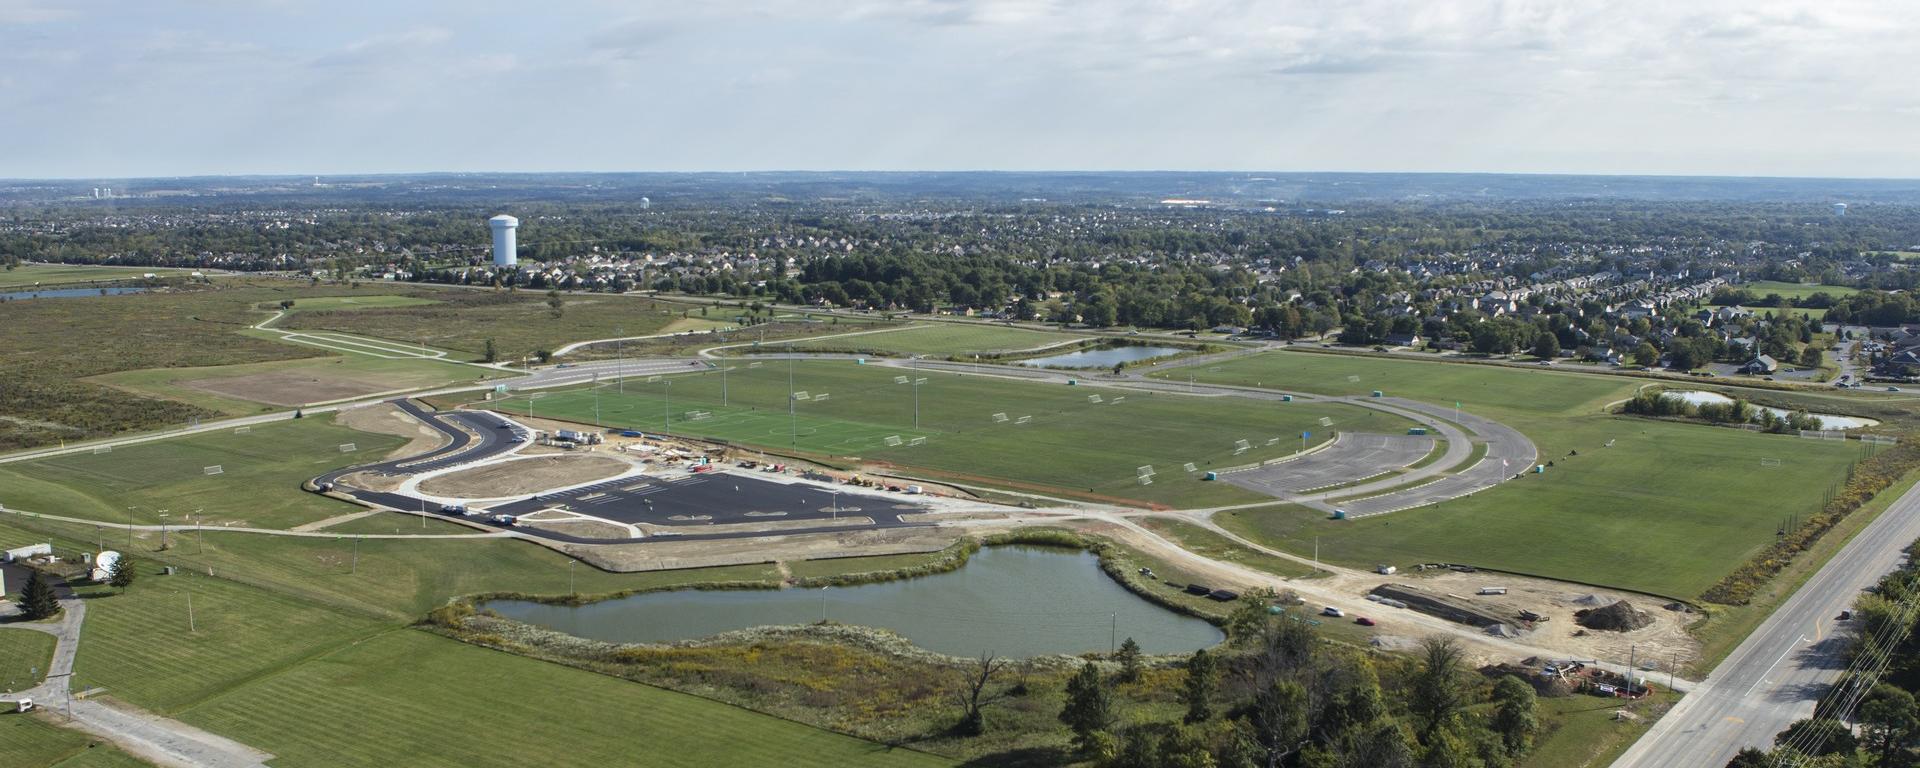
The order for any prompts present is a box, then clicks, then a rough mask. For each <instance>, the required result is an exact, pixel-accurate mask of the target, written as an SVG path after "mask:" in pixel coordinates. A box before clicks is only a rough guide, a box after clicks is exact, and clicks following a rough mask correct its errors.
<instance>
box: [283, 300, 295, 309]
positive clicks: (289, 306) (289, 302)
mask: <svg viewBox="0 0 1920 768" xmlns="http://www.w3.org/2000/svg"><path fill="white" fill-rule="evenodd" d="M280 308H281V309H293V299H281V300H280Z"/></svg>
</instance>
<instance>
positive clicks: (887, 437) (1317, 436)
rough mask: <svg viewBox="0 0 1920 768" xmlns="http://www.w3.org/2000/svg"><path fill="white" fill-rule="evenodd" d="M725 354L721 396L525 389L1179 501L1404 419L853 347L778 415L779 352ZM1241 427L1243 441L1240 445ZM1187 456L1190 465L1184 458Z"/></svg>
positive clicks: (766, 434)
mask: <svg viewBox="0 0 1920 768" xmlns="http://www.w3.org/2000/svg"><path fill="white" fill-rule="evenodd" d="M727 365H728V367H729V368H731V371H729V372H728V373H727V374H726V377H725V379H726V380H725V382H724V387H725V393H724V396H723V392H722V387H723V382H722V376H721V373H720V371H718V370H713V371H708V372H705V373H700V374H694V375H682V376H673V377H667V378H659V379H658V380H656V381H652V382H648V381H644V380H638V379H636V380H633V381H629V382H627V383H626V384H625V385H624V390H625V394H621V393H620V390H621V389H622V386H620V385H614V384H607V383H602V384H600V385H599V386H598V389H597V391H598V393H599V394H598V400H599V405H598V408H599V412H598V416H597V417H596V415H595V391H596V390H594V389H592V388H580V389H573V390H568V391H564V392H554V393H549V394H546V395H544V396H540V397H538V398H537V399H535V400H533V401H532V402H533V413H534V415H535V416H543V415H544V416H547V417H551V418H561V419H567V420H571V421H577V422H581V423H584V424H596V423H598V424H600V425H603V426H606V427H621V428H631V429H641V430H648V431H668V432H672V433H675V434H685V435H689V436H696V437H702V438H714V439H720V440H726V441H730V442H734V443H738V444H741V445H749V446H763V447H766V448H769V449H773V450H781V449H787V450H797V451H800V452H804V453H810V454H816V455H818V454H828V455H833V456H841V457H859V458H861V459H868V460H879V461H886V462H891V463H893V464H896V465H899V466H902V467H908V468H912V469H914V470H924V471H928V472H931V473H933V474H936V475H939V476H942V477H947V478H951V479H954V480H957V481H974V482H980V483H985V484H989V485H994V486H999V487H1004V488H1012V489H1025V490H1031V491H1036V492H1040V493H1055V494H1074V495H1079V496H1082V497H1100V498H1107V499H1127V500H1137V501H1142V502H1147V503H1154V504H1164V505H1168V506H1176V507H1202V506H1211V505H1217V504H1232V503H1245V502H1255V501H1260V500H1262V499H1264V498H1266V497H1264V496H1261V495H1259V494H1255V493H1253V492H1251V491H1246V490H1243V489H1240V488H1237V487H1234V486H1231V485H1228V484H1225V483H1214V482H1205V481H1202V480H1201V479H1200V477H1199V473H1202V472H1205V471H1206V470H1208V469H1219V468H1224V467H1228V466H1235V465H1240V464H1247V463H1252V462H1255V461H1260V460H1263V459H1269V458H1274V457H1277V456H1283V455H1286V454H1289V453H1293V452H1295V451H1297V450H1299V449H1300V442H1301V441H1300V434H1301V432H1303V431H1304V432H1311V433H1312V437H1311V439H1310V440H1309V444H1317V443H1319V442H1322V441H1324V440H1327V439H1329V438H1330V437H1331V436H1332V435H1333V434H1334V432H1336V431H1347V432H1403V431H1405V430H1406V428H1407V427H1408V426H1410V422H1408V421H1406V420H1404V419H1401V418H1399V417H1396V416H1389V415H1386V414H1382V413H1379V412H1377V411H1373V410H1369V409H1365V408H1360V407H1357V406H1352V405H1344V404H1330V403H1310V402H1295V403H1278V402H1272V401H1260V400H1250V399H1245V398H1237V397H1205V396H1199V397H1195V396H1186V395H1180V394H1171V393H1159V394H1154V393H1149V392H1143V391H1137V390H1125V389H1112V388H1102V387H1090V386H1085V387H1079V386H1065V385H1061V384H1040V383H1031V382H1021V381H1011V380H1006V379H998V378H991V377H984V376H967V375H961V374H954V373H936V372H932V371H926V370H922V371H919V372H918V373H916V372H915V371H914V370H912V369H909V368H894V367H885V366H876V365H857V364H855V363H854V362H852V361H809V362H801V363H799V364H797V365H795V366H793V382H794V383H793V388H794V390H795V409H794V410H795V412H794V413H793V414H792V415H790V414H789V412H788V408H787V393H788V365H787V364H786V363H785V362H781V361H766V362H764V363H755V362H752V361H744V360H742V361H729V362H728V363H727ZM915 379H924V380H925V382H926V383H925V384H924V385H921V386H920V387H919V395H918V400H919V427H918V428H917V429H916V428H915V418H914V414H915V407H914V402H915V392H914V389H915V387H914V385H912V384H911V383H902V382H911V381H912V380H915ZM668 382H671V386H669V384H668ZM823 396H824V397H823ZM723 397H724V400H723ZM669 400H670V402H671V405H669ZM1096 400H1097V402H1096ZM527 404H528V401H527V400H526V399H525V398H524V397H518V398H515V399H510V400H507V401H501V402H496V403H494V404H493V407H495V408H498V409H500V410H504V411H508V412H511V413H526V409H527ZM702 413H705V414H708V415H706V416H704V417H703V416H702V415H701V414H702ZM669 419H671V425H669ZM1323 419H1324V420H1325V421H1324V422H1323V421H1322V420H1323ZM921 438H924V440H922V441H921V442H920V443H919V444H915V441H916V440H919V439H921ZM1239 441H1245V445H1246V448H1245V449H1244V450H1242V449H1241V448H1240V446H1239ZM1188 462H1191V463H1193V464H1194V466H1195V468H1196V472H1194V473H1188V472H1186V471H1185V470H1184V468H1183V466H1182V465H1184V464H1186V463H1188ZM1145 466H1151V467H1152V468H1153V471H1154V475H1153V478H1154V482H1153V483H1152V484H1142V483H1141V482H1139V474H1140V468H1141V467H1145Z"/></svg>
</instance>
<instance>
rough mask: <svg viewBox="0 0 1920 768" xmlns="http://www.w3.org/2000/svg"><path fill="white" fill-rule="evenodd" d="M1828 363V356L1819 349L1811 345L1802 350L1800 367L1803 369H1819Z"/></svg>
mask: <svg viewBox="0 0 1920 768" xmlns="http://www.w3.org/2000/svg"><path fill="white" fill-rule="evenodd" d="M1826 361H1827V355H1826V353H1824V352H1821V351H1820V348H1819V347H1815V346H1811V345H1809V346H1808V347H1807V348H1806V349H1803V350H1800V367H1802V368H1818V367H1820V366H1821V364H1823V363H1825V362H1826Z"/></svg>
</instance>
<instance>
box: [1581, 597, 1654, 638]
mask: <svg viewBox="0 0 1920 768" xmlns="http://www.w3.org/2000/svg"><path fill="white" fill-rule="evenodd" d="M1573 616H1574V621H1577V622H1579V623H1580V626H1583V627H1586V628H1587V629H1600V630H1606V631H1608V632H1628V631H1631V630H1635V629H1639V628H1641V627H1644V626H1647V625H1648V624H1652V623H1653V617H1652V616H1648V615H1647V614H1646V612H1645V611H1640V610H1636V609H1634V607H1633V605H1632V604H1630V603H1628V602H1627V601H1625V600H1621V601H1619V602H1617V603H1614V604H1612V605H1609V606H1606V607H1604V608H1594V609H1591V610H1585V611H1576V612H1575V613H1574V614H1573Z"/></svg>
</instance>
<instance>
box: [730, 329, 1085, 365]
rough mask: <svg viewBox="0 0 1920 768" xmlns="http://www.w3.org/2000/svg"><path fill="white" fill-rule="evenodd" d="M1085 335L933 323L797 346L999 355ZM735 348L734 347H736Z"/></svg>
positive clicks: (893, 352)
mask: <svg viewBox="0 0 1920 768" xmlns="http://www.w3.org/2000/svg"><path fill="white" fill-rule="evenodd" d="M1084 338H1088V337H1086V336H1083V335H1078V334H1069V333H1052V332H1049V331H1032V330H1027V329H1024V328H1007V327H1003V326H995V325H976V324H962V323H935V324H931V325H916V326H910V327H905V328H900V329H897V330H889V331H879V332H874V333H861V334H859V335H857V336H841V337H839V338H832V339H818V340H814V341H807V342H801V343H800V344H798V345H796V346H797V348H800V349H807V350H815V351H826V352H866V353H871V354H879V355H896V356H899V355H931V356H934V357H948V356H955V357H960V358H966V357H968V356H970V355H1000V354H1006V353H1008V352H1020V351H1024V350H1029V349H1034V348H1037V347H1044V346H1049V345H1053V344H1064V343H1068V342H1073V341H1078V340H1080V339H1084ZM736 351H738V350H736Z"/></svg>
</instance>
